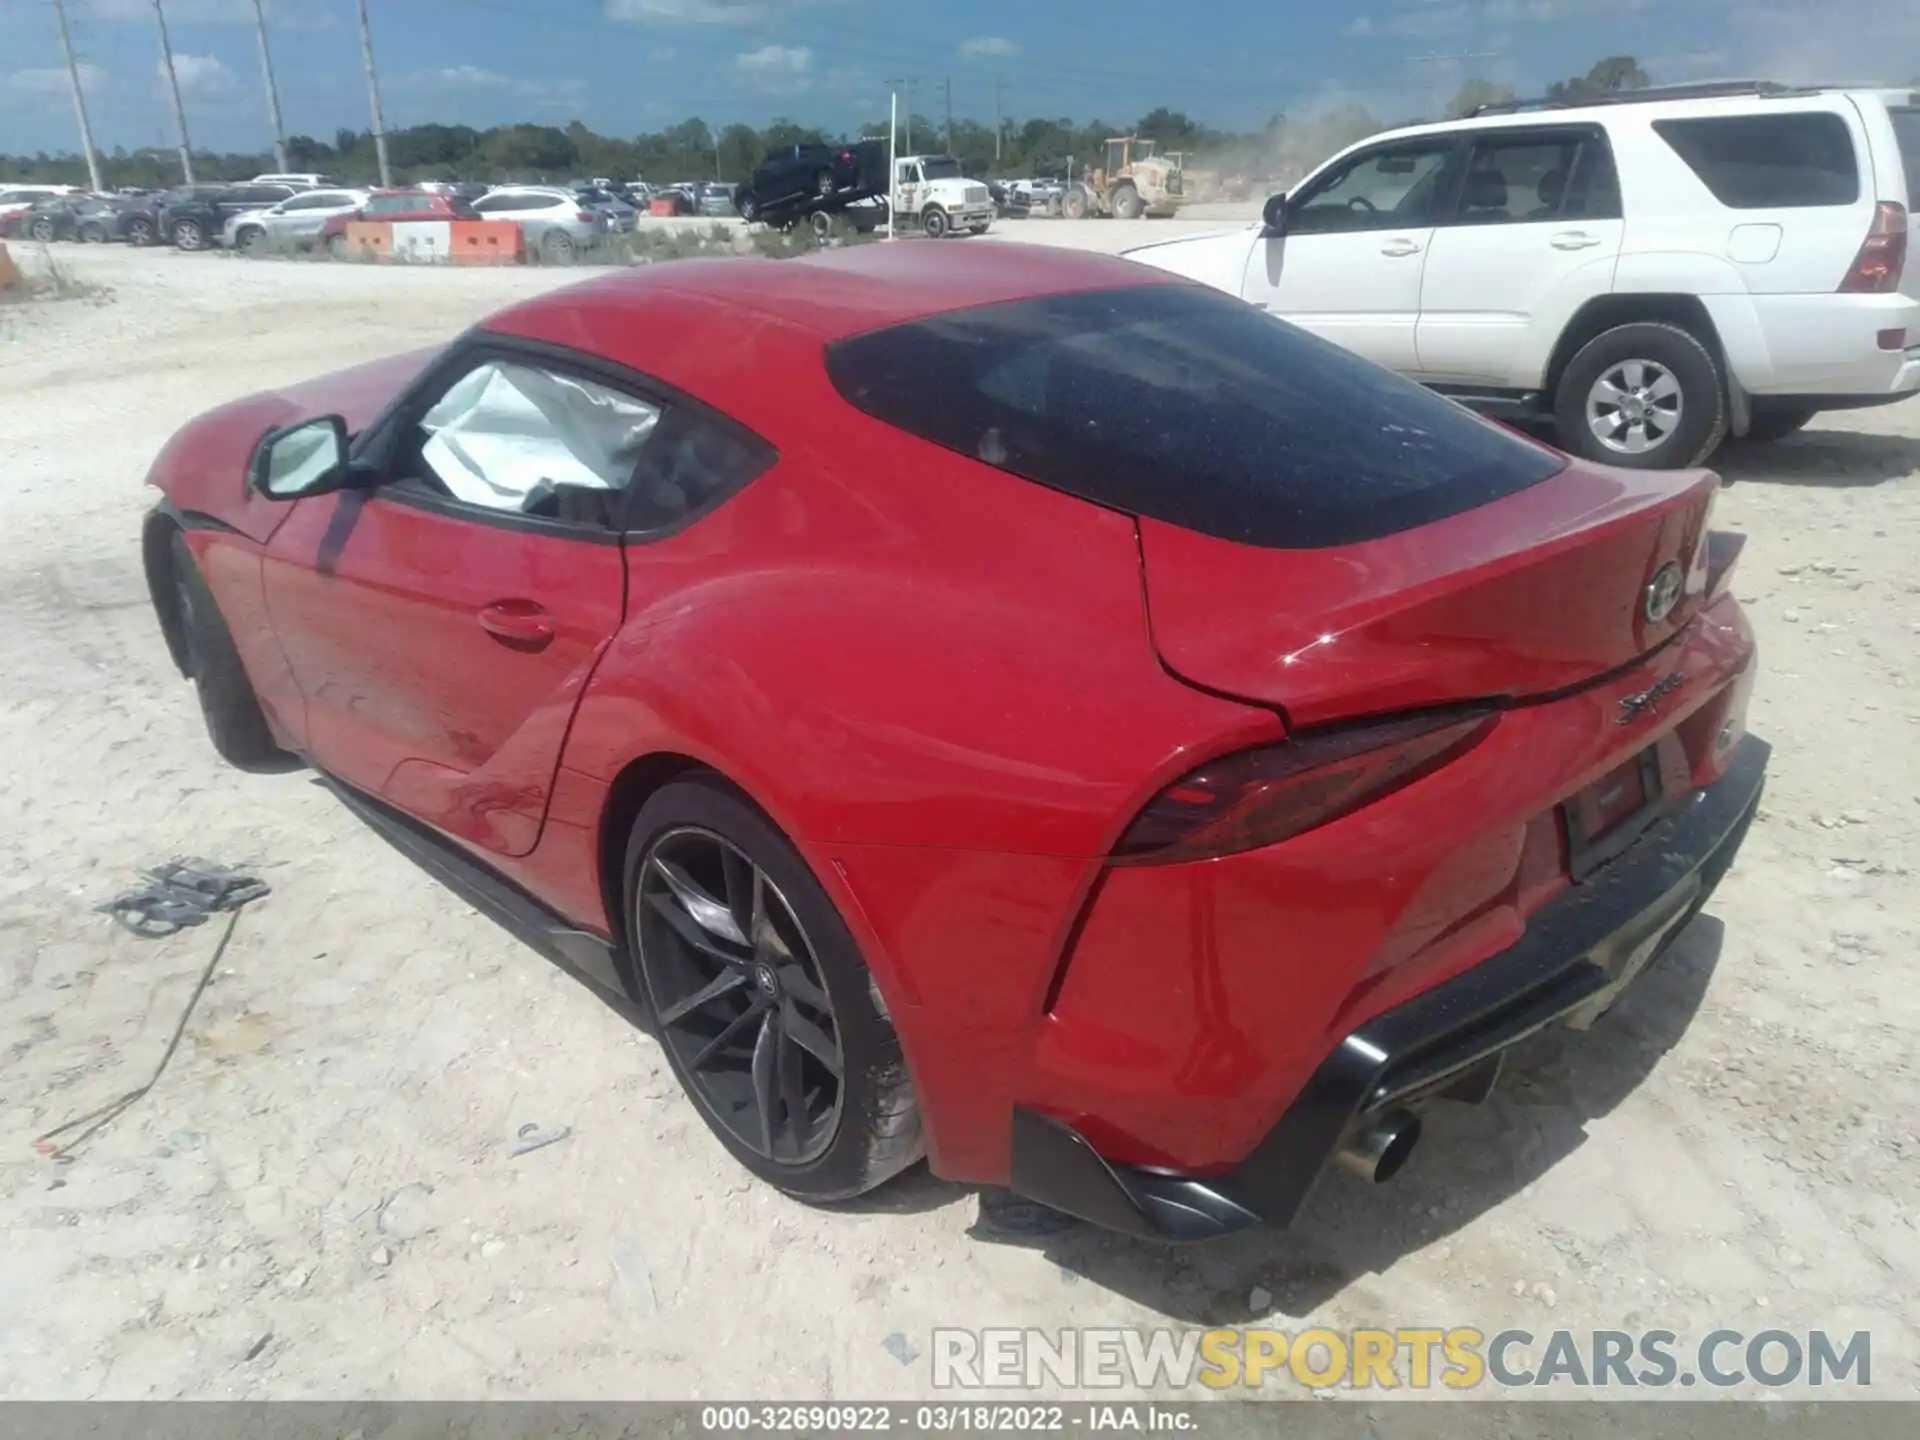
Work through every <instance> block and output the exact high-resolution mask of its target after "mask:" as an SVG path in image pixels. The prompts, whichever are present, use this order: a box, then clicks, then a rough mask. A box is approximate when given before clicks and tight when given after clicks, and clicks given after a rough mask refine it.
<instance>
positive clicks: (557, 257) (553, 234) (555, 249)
mask: <svg viewBox="0 0 1920 1440" xmlns="http://www.w3.org/2000/svg"><path fill="white" fill-rule="evenodd" d="M541 249H542V250H543V251H544V252H545V258H546V261H547V263H548V264H549V265H571V264H573V261H574V244H573V237H572V236H571V235H569V234H567V233H566V232H565V231H563V230H549V231H548V232H547V238H546V242H545V243H544V244H543V245H542V246H541Z"/></svg>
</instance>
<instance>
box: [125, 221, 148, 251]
mask: <svg viewBox="0 0 1920 1440" xmlns="http://www.w3.org/2000/svg"><path fill="white" fill-rule="evenodd" d="M127 243H128V244H129V245H133V246H141V245H151V244H152V243H153V222H151V221H149V220H129V221H128V222H127Z"/></svg>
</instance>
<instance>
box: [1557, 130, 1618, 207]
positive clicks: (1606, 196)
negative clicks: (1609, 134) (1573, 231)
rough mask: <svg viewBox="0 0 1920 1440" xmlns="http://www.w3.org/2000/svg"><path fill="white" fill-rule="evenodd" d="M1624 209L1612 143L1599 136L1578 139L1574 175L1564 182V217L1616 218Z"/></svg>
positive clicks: (1574, 159)
mask: <svg viewBox="0 0 1920 1440" xmlns="http://www.w3.org/2000/svg"><path fill="white" fill-rule="evenodd" d="M1623 213H1624V212H1623V211H1622V209H1621V204H1620V173H1619V171H1618V170H1616V169H1615V168H1614V164H1613V147H1612V146H1610V145H1608V144H1607V142H1606V140H1605V138H1604V137H1602V136H1597V135H1596V136H1592V137H1590V138H1588V139H1586V140H1583V141H1581V142H1580V152H1579V154H1577V155H1575V156H1574V157H1573V177H1572V178H1571V179H1570V180H1569V181H1568V182H1567V203H1566V207H1565V209H1564V210H1563V211H1562V212H1561V215H1562V218H1563V219H1567V220H1618V219H1619V218H1620V217H1621V215H1622V214H1623Z"/></svg>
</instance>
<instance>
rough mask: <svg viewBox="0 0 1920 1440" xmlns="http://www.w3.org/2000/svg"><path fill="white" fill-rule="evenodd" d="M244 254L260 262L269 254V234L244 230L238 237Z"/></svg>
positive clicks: (255, 230)
mask: <svg viewBox="0 0 1920 1440" xmlns="http://www.w3.org/2000/svg"><path fill="white" fill-rule="evenodd" d="M238 239H239V248H240V250H241V251H242V253H244V254H246V255H249V256H251V257H253V258H254V259H256V260H258V259H259V258H260V257H261V256H262V255H265V254H266V253H267V248H268V247H267V232H266V231H264V230H261V229H257V228H254V229H247V230H242V231H241V232H240V234H239V236H238Z"/></svg>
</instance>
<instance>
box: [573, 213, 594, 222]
mask: <svg viewBox="0 0 1920 1440" xmlns="http://www.w3.org/2000/svg"><path fill="white" fill-rule="evenodd" d="M573 218H574V219H576V220H578V221H579V222H580V223H581V224H582V225H591V224H592V223H593V212H592V211H591V210H577V211H575V212H574V216H573Z"/></svg>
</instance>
